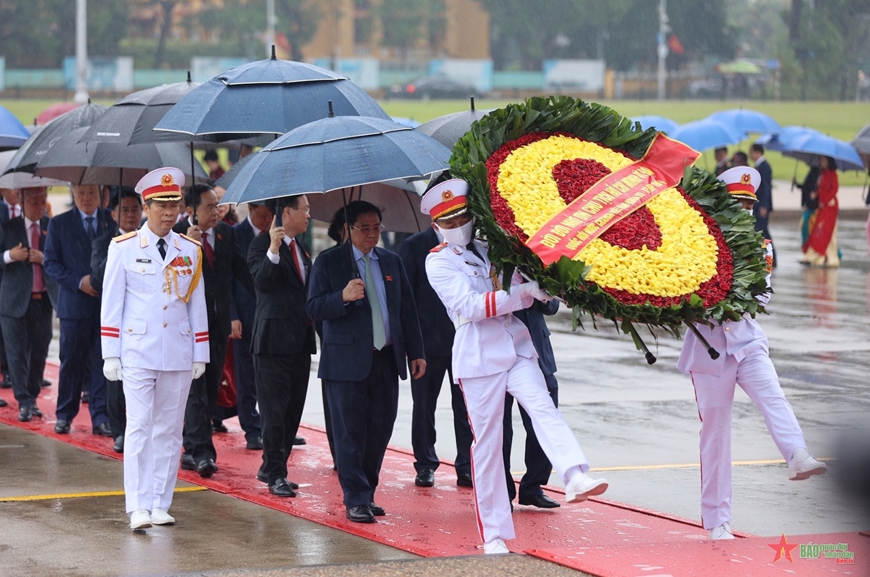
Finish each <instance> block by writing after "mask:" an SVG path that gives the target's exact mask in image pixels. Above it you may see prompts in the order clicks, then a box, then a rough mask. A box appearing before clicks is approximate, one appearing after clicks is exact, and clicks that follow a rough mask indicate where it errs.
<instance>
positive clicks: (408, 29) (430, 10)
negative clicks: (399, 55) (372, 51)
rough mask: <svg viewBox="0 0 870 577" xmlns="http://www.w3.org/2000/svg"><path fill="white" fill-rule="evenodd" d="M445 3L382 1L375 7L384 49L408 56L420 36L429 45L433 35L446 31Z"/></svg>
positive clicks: (399, 0) (417, 0) (433, 0)
mask: <svg viewBox="0 0 870 577" xmlns="http://www.w3.org/2000/svg"><path fill="white" fill-rule="evenodd" d="M445 9H446V8H445V6H444V2H443V1H442V0H383V1H382V2H381V4H380V5H379V6H378V5H376V6H374V7H373V11H374V13H375V14H376V15H377V16H378V17H379V18H380V21H381V25H382V28H383V34H384V35H383V42H382V43H383V45H384V46H390V47H392V48H397V49H399V50H400V51H403V52H405V53H407V51H408V50H409V49H411V48H414V47H415V46H416V45H417V44H418V41H419V40H420V38H421V36H422V37H423V39H424V44H427V45H430V44H431V41H432V40H433V38H432V37H431V36H430V32H433V31H440V30H443V29H444V12H445Z"/></svg>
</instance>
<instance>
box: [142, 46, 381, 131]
mask: <svg viewBox="0 0 870 577" xmlns="http://www.w3.org/2000/svg"><path fill="white" fill-rule="evenodd" d="M328 100H331V101H332V102H333V103H334V108H335V114H336V115H337V116H371V117H376V118H382V119H384V120H389V119H390V117H389V116H388V115H387V113H386V112H384V110H383V109H382V108H381V107H380V106H379V105H378V103H377V102H375V100H374V99H373V98H372V97H371V96H369V95H368V94H367V93H366V92H365V91H364V90H363V89H362V88H360V87H359V86H357V85H356V84H354V83H353V82H351V81H350V80H347V79H346V78H344V77H342V76H338V75H337V74H335V73H334V72H332V71H330V70H326V69H325V68H320V67H318V66H314V65H312V64H305V63H302V62H292V61H287V60H278V59H276V58H275V50H274V48H273V49H272V58H270V59H268V60H260V61H257V62H251V63H249V64H244V65H242V66H237V67H235V68H232V69H230V70H227V71H226V72H223V73H221V74H219V75H218V76H216V77H214V78H212V79H211V80H209V81H208V82H204V83H203V84H202V85H200V86H199V87H197V88H195V89H194V90H192V91H191V92H190V93H189V94H187V95H186V96H185V97H183V98H182V99H181V100H179V101H178V103H177V104H176V105H175V106H173V107H172V109H171V110H170V111H169V112H167V113H166V116H164V117H163V119H162V120H161V121H160V122H158V123H157V126H156V130H157V131H161V130H163V131H169V132H174V133H176V134H177V138H180V139H189V138H190V136H202V135H211V136H212V137H213V138H215V139H217V140H219V141H220V140H232V139H236V138H239V135H240V134H275V135H280V134H284V133H287V132H290V131H291V130H293V129H294V128H298V127H299V126H302V125H303V124H307V123H309V122H312V121H314V120H319V119H321V118H323V103H324V102H326V101H328Z"/></svg>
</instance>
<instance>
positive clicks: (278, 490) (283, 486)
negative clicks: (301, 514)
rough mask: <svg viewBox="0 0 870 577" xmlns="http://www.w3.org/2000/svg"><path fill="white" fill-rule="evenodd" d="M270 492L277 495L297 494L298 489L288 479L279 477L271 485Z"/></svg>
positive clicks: (290, 495)
mask: <svg viewBox="0 0 870 577" xmlns="http://www.w3.org/2000/svg"><path fill="white" fill-rule="evenodd" d="M269 492H270V493H272V494H273V495H275V496H276V497H295V496H296V491H294V490H293V487H292V486H291V485H290V483H288V482H287V479H278V480H277V481H275V482H274V483H272V484H271V485H269Z"/></svg>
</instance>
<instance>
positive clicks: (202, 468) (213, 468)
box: [196, 459, 217, 479]
mask: <svg viewBox="0 0 870 577" xmlns="http://www.w3.org/2000/svg"><path fill="white" fill-rule="evenodd" d="M196 472H197V473H199V476H200V477H202V478H203V479H208V478H209V477H211V476H212V475H214V474H215V473H217V465H215V464H214V461H212V460H211V459H204V460H202V461H200V462H199V463H197V465H196Z"/></svg>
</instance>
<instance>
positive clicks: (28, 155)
mask: <svg viewBox="0 0 870 577" xmlns="http://www.w3.org/2000/svg"><path fill="white" fill-rule="evenodd" d="M105 111H106V107H105V106H100V105H99V104H92V103H91V102H90V101H88V103H87V104H86V105H84V106H79V107H78V108H75V109H73V110H70V111H69V112H67V113H66V114H62V115H61V116H58V117H57V118H55V119H54V120H52V121H51V122H49V123H48V124H46V125H45V126H41V127H39V129H37V130H36V131H35V132H34V133H33V134H32V135H31V136H30V138H28V139H27V142H25V143H24V145H22V147H21V148H19V149H18V153H17V154H16V155H15V156H14V157H13V158H12V160H11V161H10V162H9V165H8V166H7V167H6V170H5V171H4V174H6V173H9V172H33V171H34V169H35V168H36V164H37V163H38V162H39V161H40V160H42V158H43V157H44V156H45V154H46V153H47V152H48V149H49V148H51V147H52V145H54V143H55V142H57V141H58V140H60V139H61V138H63V137H64V136H66V135H67V134H69V133H70V132H72V131H73V130H76V129H78V128H82V127H87V126H90V125H91V124H92V123H93V122H94V121H95V120H96V119H97V118H99V117H100V115H102V114H103V112H105ZM82 134H83V132H82ZM64 180H65V179H64Z"/></svg>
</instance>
